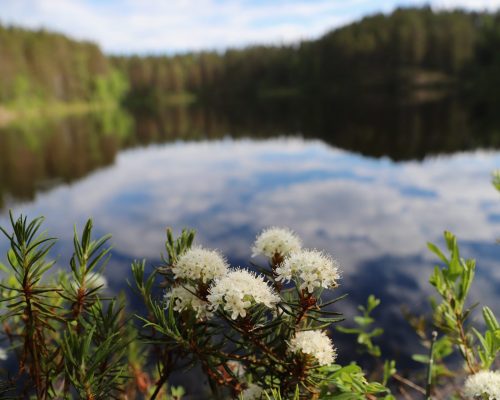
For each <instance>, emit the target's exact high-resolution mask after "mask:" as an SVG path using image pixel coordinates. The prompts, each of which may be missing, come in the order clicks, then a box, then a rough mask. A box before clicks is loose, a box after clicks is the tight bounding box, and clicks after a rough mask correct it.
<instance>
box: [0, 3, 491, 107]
mask: <svg viewBox="0 0 500 400" xmlns="http://www.w3.org/2000/svg"><path fill="white" fill-rule="evenodd" d="M499 46H500V13H486V12H467V11H463V10H453V11H449V10H448V11H444V10H443V11H435V10H432V9H431V8H430V7H423V8H400V9H396V10H395V11H394V12H392V13H391V14H375V15H371V16H368V17H365V18H363V19H361V20H360V21H357V22H354V23H352V24H349V25H346V26H344V27H341V28H338V29H334V30H332V31H331V32H328V33H326V34H325V35H324V36H322V37H320V38H318V39H316V40H309V41H302V42H298V43H295V44H293V45H282V46H251V47H246V48H243V49H228V50H226V51H224V52H195V53H186V54H181V55H173V56H167V55H164V56H138V55H128V56H106V55H104V54H103V53H102V52H101V50H100V49H99V48H98V47H97V46H96V45H95V44H92V43H86V42H76V41H73V40H70V39H68V38H66V37H64V36H63V35H60V34H54V33H49V32H46V31H36V32H33V31H28V30H24V29H21V28H14V27H3V28H2V27H0V102H9V101H15V100H16V99H19V98H21V99H24V98H39V99H47V98H56V99H59V100H63V101H68V100H74V99H83V100H89V99H92V98H95V97H97V98H108V97H109V98H113V97H115V98H116V97H119V96H122V95H123V94H124V93H125V92H127V96H126V99H127V101H128V102H129V104H136V103H145V102H148V101H152V102H158V101H160V100H161V99H162V98H165V97H168V96H169V95H179V94H186V93H190V94H193V95H195V96H197V97H198V98H199V99H205V100H209V101H212V102H224V101H226V100H227V99H231V101H235V100H239V99H249V98H261V97H280V96H289V95H291V94H306V95H307V94H327V95H331V94H351V93H358V90H384V91H388V92H391V91H394V92H400V91H405V90H412V89H413V88H415V87H429V86H432V87H435V86H446V87H449V86H452V87H460V88H461V89H463V88H466V89H467V88H468V87H475V88H476V89H477V88H485V90H489V89H490V88H494V87H495V83H500V78H499V76H500V53H499V52H498V51H497V49H498V48H500V47H499Z"/></svg>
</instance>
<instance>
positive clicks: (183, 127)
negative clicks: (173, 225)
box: [0, 98, 500, 209]
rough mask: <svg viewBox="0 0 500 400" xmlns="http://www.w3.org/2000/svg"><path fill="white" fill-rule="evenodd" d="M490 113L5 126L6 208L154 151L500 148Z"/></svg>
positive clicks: (168, 115)
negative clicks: (305, 146) (257, 144)
mask: <svg viewBox="0 0 500 400" xmlns="http://www.w3.org/2000/svg"><path fill="white" fill-rule="evenodd" d="M485 110H486V111H485ZM487 110H488V107H486V106H481V112H478V111H477V107H473V106H471V105H467V106H466V105H465V104H464V103H463V102H462V101H461V100H459V99H454V98H451V99H443V100H440V101H434V102H424V103H416V104H413V103H405V102H400V101H396V100H394V99H384V100H383V101H382V100H381V99H373V98H372V99H366V98H360V99H356V100H352V99H351V100H345V99H327V100H325V99H313V100H311V99H308V101H303V100H297V99H296V100H287V101H274V102H266V103H257V104H233V105H232V106H230V107H227V106H226V107H225V108H224V109H221V108H215V109H214V108H207V107H202V106H193V107H181V106H179V107H170V108H167V109H162V110H153V111H151V110H149V111H148V112H144V111H143V112H136V113H135V114H134V115H132V114H130V113H129V112H127V111H124V110H114V111H107V112H102V113H96V114H91V115H85V116H78V117H71V118H66V119H63V120H57V121H53V120H52V121H51V120H43V121H27V122H19V123H17V124H16V125H14V126H8V127H4V128H0V209H1V208H5V207H6V206H7V205H6V204H5V202H6V201H9V199H11V198H13V199H17V200H31V199H33V198H34V195H35V193H36V192H37V191H40V190H44V189H48V188H52V187H54V186H57V185H58V184H61V183H71V182H73V181H75V180H78V179H80V178H81V177H83V176H85V175H87V174H89V173H90V172H92V171H94V170H96V169H98V168H101V167H103V166H108V165H111V164H112V163H113V162H114V160H115V157H116V155H117V154H118V152H119V151H120V150H122V149H126V148H131V147H137V146H142V145H147V144H151V143H165V142H173V141H178V140H189V141H192V140H206V139H220V138H223V137H225V136H231V137H233V138H245V137H249V138H270V137H275V136H276V135H300V136H302V137H305V138H310V139H320V140H322V141H323V142H325V143H328V144H330V145H332V146H334V147H340V148H343V149H346V150H350V151H353V152H357V153H360V154H363V155H366V156H370V157H384V156H386V157H389V158H390V159H392V160H411V159H423V158H424V157H425V156H428V155H433V154H443V153H453V152H456V151H462V150H471V149H476V148H498V147H499V146H500V130H499V129H497V128H498V126H500V121H499V120H498V115H497V114H496V113H493V112H491V113H488V112H487ZM10 203H11V201H9V204H10Z"/></svg>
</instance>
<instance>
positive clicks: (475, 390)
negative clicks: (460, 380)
mask: <svg viewBox="0 0 500 400" xmlns="http://www.w3.org/2000/svg"><path fill="white" fill-rule="evenodd" d="M464 393H465V395H466V396H467V397H471V398H476V397H477V398H487V399H488V400H500V372H499V371H480V372H478V373H477V374H474V375H471V376H469V377H468V378H467V380H466V381H465V387H464ZM485 396H487V397H485Z"/></svg>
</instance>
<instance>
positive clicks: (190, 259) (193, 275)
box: [172, 247, 228, 283]
mask: <svg viewBox="0 0 500 400" xmlns="http://www.w3.org/2000/svg"><path fill="white" fill-rule="evenodd" d="M227 270H228V265H227V262H226V260H224V258H223V257H222V256H221V255H220V253H219V252H218V251H216V250H208V249H204V248H203V247H193V248H191V249H189V250H188V251H186V252H185V253H184V254H183V255H181V256H180V257H179V260H178V261H177V263H176V264H175V265H174V266H173V267H172V272H173V273H174V276H175V278H176V279H179V278H180V279H192V280H201V281H202V282H203V283H208V282H210V281H211V280H213V279H215V278H219V277H221V276H223V275H225V274H226V272H227Z"/></svg>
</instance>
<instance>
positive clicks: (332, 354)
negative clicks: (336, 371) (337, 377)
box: [289, 331, 337, 365]
mask: <svg viewBox="0 0 500 400" xmlns="http://www.w3.org/2000/svg"><path fill="white" fill-rule="evenodd" d="M289 348H290V350H291V351H292V352H293V353H304V354H308V355H310V356H313V357H314V358H315V359H316V360H317V361H318V363H319V364H320V365H329V364H331V363H333V362H334V361H335V359H336V358H337V351H336V350H335V348H334V347H333V344H332V341H331V339H330V338H329V337H328V336H327V334H326V333H325V332H323V331H301V332H297V333H296V335H295V337H293V338H292V339H291V340H290V345H289Z"/></svg>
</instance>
